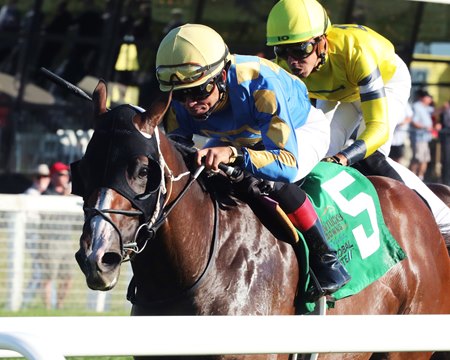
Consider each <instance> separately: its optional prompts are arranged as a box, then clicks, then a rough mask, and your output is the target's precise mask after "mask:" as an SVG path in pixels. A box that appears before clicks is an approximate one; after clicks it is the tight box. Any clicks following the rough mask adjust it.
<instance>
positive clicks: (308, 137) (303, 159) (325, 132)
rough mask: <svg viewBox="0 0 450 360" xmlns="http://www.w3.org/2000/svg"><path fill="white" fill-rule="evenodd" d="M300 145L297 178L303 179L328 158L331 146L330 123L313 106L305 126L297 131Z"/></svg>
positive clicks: (296, 179) (320, 111)
mask: <svg viewBox="0 0 450 360" xmlns="http://www.w3.org/2000/svg"><path fill="white" fill-rule="evenodd" d="M295 135H296V137H297V145H298V158H297V170H298V172H297V177H296V178H295V180H294V181H298V180H301V179H303V178H304V177H305V176H306V175H308V174H309V173H310V172H311V170H312V169H313V168H314V167H315V166H316V165H317V164H318V163H319V162H320V161H321V160H322V159H323V158H324V157H325V156H326V154H327V151H328V148H329V145H330V121H329V120H328V119H327V117H326V116H325V115H324V113H323V112H322V110H318V109H316V108H315V107H314V106H311V110H310V112H309V115H308V118H307V119H306V122H305V124H304V125H303V126H302V127H300V128H298V129H296V130H295Z"/></svg>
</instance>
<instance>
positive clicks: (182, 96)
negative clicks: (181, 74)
mask: <svg viewBox="0 0 450 360" xmlns="http://www.w3.org/2000/svg"><path fill="white" fill-rule="evenodd" d="M218 76H222V74H221V73H219V75H218ZM218 76H216V77H214V78H213V79H211V80H210V81H208V82H206V83H204V84H202V85H199V86H194V87H191V88H186V89H180V90H174V91H173V92H172V98H173V99H174V100H176V101H179V102H185V101H186V99H187V98H189V99H192V100H194V101H195V100H204V99H206V98H207V97H208V96H210V95H211V93H212V92H213V90H214V86H215V85H216V80H217V78H218Z"/></svg>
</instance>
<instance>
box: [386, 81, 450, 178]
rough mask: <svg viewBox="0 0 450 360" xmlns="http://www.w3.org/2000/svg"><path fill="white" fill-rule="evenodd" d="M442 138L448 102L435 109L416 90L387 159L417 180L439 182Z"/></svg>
mask: <svg viewBox="0 0 450 360" xmlns="http://www.w3.org/2000/svg"><path fill="white" fill-rule="evenodd" d="M447 133H448V135H447ZM446 136H450V100H448V101H445V102H444V103H443V104H441V105H438V104H436V103H435V102H434V100H433V97H432V96H431V95H430V93H429V92H428V91H427V90H426V89H418V90H417V91H416V92H415V93H414V95H413V97H412V103H410V104H408V107H407V108H406V109H405V116H404V120H403V122H402V123H400V124H398V125H397V127H396V129H395V132H394V139H393V141H392V147H391V152H390V154H389V156H390V157H391V158H392V159H393V160H395V161H397V162H400V163H402V164H404V165H405V166H408V167H409V169H410V170H411V171H412V172H414V173H415V174H416V175H417V176H418V177H419V178H420V179H421V180H426V181H439V180H440V177H441V167H442V164H441V156H440V153H441V139H442V138H443V137H446ZM449 140H450V139H449ZM449 140H447V141H449Z"/></svg>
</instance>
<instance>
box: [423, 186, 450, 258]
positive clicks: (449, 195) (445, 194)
mask: <svg viewBox="0 0 450 360" xmlns="http://www.w3.org/2000/svg"><path fill="white" fill-rule="evenodd" d="M427 186H428V187H429V188H430V190H431V191H432V192H434V193H435V194H436V196H437V197H438V198H439V199H441V200H442V201H443V202H444V203H446V204H447V206H449V207H450V186H448V185H445V184H440V183H427ZM444 240H445V244H446V245H447V250H448V253H449V255H450V234H447V235H446V236H445V237H444Z"/></svg>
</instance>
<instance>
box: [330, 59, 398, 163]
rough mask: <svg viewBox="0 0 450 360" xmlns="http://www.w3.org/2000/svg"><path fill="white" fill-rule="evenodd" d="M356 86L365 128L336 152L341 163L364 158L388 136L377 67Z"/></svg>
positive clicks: (383, 96) (381, 80) (383, 94)
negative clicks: (345, 146)
mask: <svg viewBox="0 0 450 360" xmlns="http://www.w3.org/2000/svg"><path fill="white" fill-rule="evenodd" d="M358 86H359V93H360V100H361V110H362V116H363V121H364V124H365V129H364V131H363V132H362V133H361V134H360V135H359V136H358V138H357V139H356V141H355V142H354V143H353V144H351V145H350V146H349V147H347V148H346V149H344V150H342V151H341V152H340V153H339V154H337V157H339V159H340V160H341V163H342V164H343V165H352V164H354V163H356V162H358V161H360V160H363V159H365V158H366V157H368V156H370V155H371V154H373V153H374V152H375V151H376V150H377V149H378V148H379V147H380V146H382V145H383V144H384V143H385V142H386V141H387V140H388V138H389V121H388V112H387V98H386V93H385V89H384V83H383V79H382V78H381V74H380V71H379V70H378V68H377V69H376V70H375V71H373V72H372V73H371V74H370V75H368V76H366V77H365V78H363V79H362V80H361V81H359V82H358ZM343 157H344V158H345V159H343ZM345 162H346V163H345Z"/></svg>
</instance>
